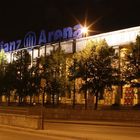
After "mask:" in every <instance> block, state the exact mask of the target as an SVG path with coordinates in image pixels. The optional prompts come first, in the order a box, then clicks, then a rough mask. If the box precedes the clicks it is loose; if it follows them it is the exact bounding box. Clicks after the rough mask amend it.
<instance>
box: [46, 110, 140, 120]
mask: <svg viewBox="0 0 140 140" xmlns="http://www.w3.org/2000/svg"><path fill="white" fill-rule="evenodd" d="M45 114H46V116H45V118H46V119H64V120H87V121H88V120H89V121H91V120H93V121H94V120H99V121H130V122H131V121H132V122H140V110H65V109H46V113H45Z"/></svg>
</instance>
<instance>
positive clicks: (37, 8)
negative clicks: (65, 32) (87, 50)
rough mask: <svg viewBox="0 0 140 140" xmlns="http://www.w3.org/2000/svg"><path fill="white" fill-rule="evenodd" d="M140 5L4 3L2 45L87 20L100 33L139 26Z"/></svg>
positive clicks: (76, 0)
mask: <svg viewBox="0 0 140 140" xmlns="http://www.w3.org/2000/svg"><path fill="white" fill-rule="evenodd" d="M139 1H140V0H0V41H2V40H3V41H5V42H6V41H12V40H16V39H22V38H23V37H24V35H25V34H26V32H28V31H35V32H37V33H39V31H40V30H41V29H45V30H46V31H50V30H55V29H58V28H63V27H67V26H74V25H76V24H77V23H78V21H79V22H80V23H84V21H85V19H87V21H88V24H91V23H94V25H93V26H92V27H91V28H92V30H93V29H94V30H96V31H98V33H102V32H107V31H113V30H117V29H123V28H127V27H133V26H139V25H140V4H139V3H140V2H139ZM95 21H96V22H95ZM96 33H97V32H96ZM92 34H94V33H92Z"/></svg>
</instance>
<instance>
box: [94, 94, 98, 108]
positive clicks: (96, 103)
mask: <svg viewBox="0 0 140 140" xmlns="http://www.w3.org/2000/svg"><path fill="white" fill-rule="evenodd" d="M95 96H96V101H95V107H94V110H97V108H98V96H99V92H96V94H95Z"/></svg>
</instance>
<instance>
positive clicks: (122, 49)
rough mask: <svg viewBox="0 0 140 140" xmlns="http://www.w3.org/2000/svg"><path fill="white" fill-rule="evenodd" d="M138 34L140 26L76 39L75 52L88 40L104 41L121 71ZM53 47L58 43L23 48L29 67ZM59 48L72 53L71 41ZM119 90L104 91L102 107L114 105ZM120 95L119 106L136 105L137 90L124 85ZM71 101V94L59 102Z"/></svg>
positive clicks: (79, 98) (78, 99) (11, 54)
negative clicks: (114, 56) (114, 53)
mask: <svg viewBox="0 0 140 140" xmlns="http://www.w3.org/2000/svg"><path fill="white" fill-rule="evenodd" d="M139 34H140V26H138V27H133V28H128V29H123V30H118V31H113V32H108V33H103V34H99V35H94V36H89V37H85V38H80V39H76V51H77V52H78V51H81V50H82V49H84V48H85V47H86V44H87V43H88V41H90V40H97V41H98V40H101V39H105V40H106V42H107V43H108V45H109V46H113V47H114V48H115V52H116V53H118V54H119V56H120V59H119V61H118V62H117V63H120V64H119V65H120V69H121V68H123V66H124V64H123V63H125V61H124V59H125V53H127V46H128V45H129V44H130V43H132V42H133V43H134V42H135V41H136V37H137V35H139ZM54 47H55V48H57V47H59V43H55V44H46V45H43V46H36V47H33V48H32V46H31V47H28V48H25V49H27V50H28V51H29V53H30V55H31V65H32V64H33V62H34V61H35V60H36V58H38V57H40V56H45V55H49V54H50V51H51V50H53V49H54ZM61 47H62V49H64V50H65V52H66V53H67V54H70V53H72V52H73V40H68V41H64V42H61ZM17 51H18V50H17ZM14 53H16V51H13V52H7V58H8V62H12V61H13V60H15V58H14ZM80 82H81V81H80V80H76V93H77V92H78V87H79V85H80ZM119 90H120V89H119V88H118V87H113V90H112V91H107V90H106V91H105V93H104V97H103V99H101V100H100V104H104V105H111V104H114V103H115V97H116V94H118V92H120V91H119ZM122 93H123V94H122V95H121V96H120V98H121V100H120V102H121V104H123V105H126V106H128V105H135V104H137V103H138V94H137V93H138V89H135V88H132V87H130V86H129V85H125V86H124V87H123V89H122ZM4 98H5V97H4V96H3V100H4ZM40 98H41V95H40ZM45 99H47V95H46V96H45ZM72 99H73V98H72V94H71V95H67V94H66V96H65V97H61V99H60V101H61V102H62V103H68V104H71V103H72ZM11 100H15V99H14V97H13V98H11ZM34 100H39V98H38V97H34V98H33V101H34ZM87 100H88V101H87V102H88V104H89V105H90V104H93V102H94V100H95V99H94V96H92V95H90V94H88V97H87ZM76 102H77V103H82V104H83V103H85V101H84V95H83V94H80V93H77V94H76Z"/></svg>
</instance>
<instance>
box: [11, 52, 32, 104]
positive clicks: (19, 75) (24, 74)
mask: <svg viewBox="0 0 140 140" xmlns="http://www.w3.org/2000/svg"><path fill="white" fill-rule="evenodd" d="M30 62H31V58H30V55H29V53H28V51H27V50H22V51H18V52H16V53H15V61H14V62H13V63H14V65H15V66H16V82H15V89H16V90H17V94H18V96H19V104H20V103H21V102H23V101H25V100H24V97H26V96H27V95H28V94H29V85H30V83H29V79H30V73H29V65H30Z"/></svg>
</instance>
